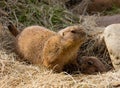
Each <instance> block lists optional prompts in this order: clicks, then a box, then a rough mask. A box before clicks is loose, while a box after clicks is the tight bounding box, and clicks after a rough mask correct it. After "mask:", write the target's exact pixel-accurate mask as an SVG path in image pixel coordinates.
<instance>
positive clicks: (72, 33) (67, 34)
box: [58, 25, 87, 42]
mask: <svg viewBox="0 0 120 88" xmlns="http://www.w3.org/2000/svg"><path fill="white" fill-rule="evenodd" d="M58 34H60V35H61V36H62V37H63V38H64V39H71V40H73V41H74V42H84V41H85V40H86V38H87V36H86V32H85V29H84V28H83V27H82V26H77V25H75V26H69V27H66V28H65V29H62V30H60V31H59V32H58Z"/></svg>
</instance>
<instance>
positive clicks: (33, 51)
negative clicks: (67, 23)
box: [16, 26, 55, 64]
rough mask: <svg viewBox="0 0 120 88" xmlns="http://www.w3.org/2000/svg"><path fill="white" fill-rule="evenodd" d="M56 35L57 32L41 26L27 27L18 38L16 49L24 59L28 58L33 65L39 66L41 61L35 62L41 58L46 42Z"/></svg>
mask: <svg viewBox="0 0 120 88" xmlns="http://www.w3.org/2000/svg"><path fill="white" fill-rule="evenodd" d="M54 34H55V32H53V31H50V30H48V29H46V28H44V27H41V26H30V27H27V28H25V29H24V30H23V31H22V32H21V33H20V34H19V35H18V36H17V39H16V43H17V44H16V45H17V46H16V49H17V51H18V53H19V54H20V55H21V56H22V57H23V58H27V59H29V60H30V61H31V62H32V63H35V64H37V63H39V61H35V60H38V59H37V58H38V57H41V52H42V49H43V46H44V42H45V41H47V39H48V38H49V37H51V36H53V35H54ZM32 58H34V60H33V59H32Z"/></svg>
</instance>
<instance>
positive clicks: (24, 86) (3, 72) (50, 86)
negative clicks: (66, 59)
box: [0, 0, 120, 88]
mask: <svg viewBox="0 0 120 88" xmlns="http://www.w3.org/2000/svg"><path fill="white" fill-rule="evenodd" d="M46 1H50V2H49V3H46ZM55 1H57V0H55ZM55 1H54V2H53V0H41V1H39V0H15V1H13V0H7V1H5V0H2V1H0V7H1V8H2V9H1V10H2V11H3V12H2V14H0V22H1V23H2V24H3V25H4V27H5V28H4V29H3V30H0V88H61V87H62V88H82V87H83V88H110V87H111V88H112V87H113V86H118V85H119V82H120V70H118V71H110V72H107V73H104V74H100V73H98V74H97V75H83V74H81V73H79V74H75V75H70V74H67V73H65V72H62V73H58V74H55V73H52V71H50V70H46V69H45V68H42V67H38V66H34V65H32V64H27V63H25V62H19V61H17V59H18V58H19V57H18V56H17V55H16V54H15V53H14V52H13V50H14V45H13V41H14V37H13V36H11V35H10V33H9V32H8V30H7V28H6V25H7V24H8V22H9V21H12V22H13V23H15V24H16V26H17V27H18V28H19V29H22V28H24V27H26V26H29V25H34V24H39V25H42V26H45V27H47V28H50V29H61V28H64V27H66V26H69V25H72V24H83V25H84V26H85V27H86V29H87V31H88V33H90V34H91V35H94V36H91V37H90V38H89V39H90V40H88V41H87V42H86V43H85V44H83V46H82V47H81V49H82V51H80V52H79V56H78V58H80V57H81V56H83V55H88V56H90V55H94V56H97V57H100V58H102V59H101V61H103V62H104V63H107V64H108V65H110V63H109V60H110V59H109V56H108V53H107V51H106V49H105V46H104V43H98V42H97V41H98V40H99V36H97V37H95V35H96V34H98V33H99V32H100V33H101V31H102V30H101V28H98V27H95V26H96V24H95V23H94V17H93V18H91V17H88V18H86V19H84V20H83V19H82V18H83V16H81V17H79V16H76V15H75V14H73V13H71V12H69V11H67V10H66V8H65V7H64V6H61V5H60V3H59V4H51V2H52V3H55ZM0 12H1V11H0ZM99 29H100V30H99ZM93 37H94V38H95V39H93ZM91 39H92V40H91ZM98 44H100V45H99V46H97V45H98ZM108 65H107V66H108Z"/></svg>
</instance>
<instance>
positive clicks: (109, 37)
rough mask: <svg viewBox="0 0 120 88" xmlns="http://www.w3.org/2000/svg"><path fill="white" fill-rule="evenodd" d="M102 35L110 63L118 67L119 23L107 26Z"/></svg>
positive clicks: (119, 62) (119, 58)
mask: <svg viewBox="0 0 120 88" xmlns="http://www.w3.org/2000/svg"><path fill="white" fill-rule="evenodd" d="M103 35H104V40H105V43H106V46H107V49H108V52H109V55H110V58H111V61H112V64H113V66H114V68H115V69H120V24H112V25H109V26H107V27H106V28H105V31H104V34H103Z"/></svg>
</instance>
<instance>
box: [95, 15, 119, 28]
mask: <svg viewBox="0 0 120 88" xmlns="http://www.w3.org/2000/svg"><path fill="white" fill-rule="evenodd" d="M116 23H120V15H119V14H117V15H113V16H100V17H98V18H97V19H96V24H97V25H98V26H108V25H111V24H116Z"/></svg>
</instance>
